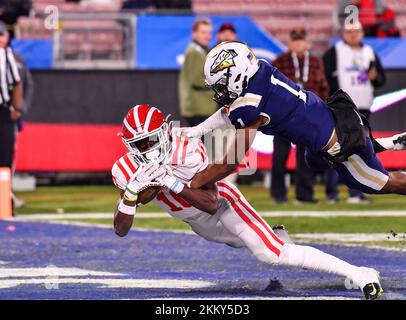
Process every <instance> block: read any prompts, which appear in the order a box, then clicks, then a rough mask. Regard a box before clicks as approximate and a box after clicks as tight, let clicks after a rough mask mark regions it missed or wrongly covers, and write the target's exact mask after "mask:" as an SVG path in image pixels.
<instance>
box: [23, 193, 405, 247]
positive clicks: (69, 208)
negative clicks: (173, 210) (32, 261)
mask: <svg viewBox="0 0 406 320" xmlns="http://www.w3.org/2000/svg"><path fill="white" fill-rule="evenodd" d="M240 189H241V191H242V192H243V193H244V195H245V196H246V197H247V199H248V200H249V201H250V203H251V204H252V205H253V206H254V208H256V209H257V210H258V211H268V212H269V211H270V212H272V211H284V212H286V216H279V217H266V218H265V219H266V220H267V221H268V223H269V224H270V225H278V224H284V225H285V226H286V227H287V229H288V230H289V232H290V233H291V234H297V233H384V234H388V236H390V234H391V232H396V233H398V234H401V235H404V234H405V233H406V217H395V216H385V217H357V216H351V217H341V216H339V217H292V216H289V215H290V212H291V211H326V213H327V212H328V211H354V210H355V211H365V210H366V211H373V210H379V211H387V210H406V197H402V196H397V195H383V196H372V198H373V204H370V205H365V204H359V205H354V204H352V205H350V204H347V203H346V197H347V192H346V190H345V188H341V190H340V195H341V197H342V200H341V202H340V203H338V204H334V205H331V204H327V203H326V199H325V195H324V190H323V188H322V187H321V186H318V187H317V188H316V198H317V199H319V200H320V203H319V204H306V205H294V204H293V201H292V200H291V201H290V203H289V204H288V205H276V204H275V203H274V201H273V200H272V199H271V197H270V196H269V191H268V190H267V189H265V188H262V187H253V186H241V187H240ZM17 196H18V197H20V198H22V199H24V200H25V201H27V206H26V207H25V208H21V209H18V210H17V214H18V215H21V216H23V215H26V214H35V213H58V212H59V213H62V212H63V213H109V212H111V213H112V216H113V211H114V208H115V204H116V202H117V200H118V192H117V191H116V190H115V189H114V188H113V187H110V186H63V187H61V186H57V187H39V188H38V189H37V190H36V191H34V192H22V193H18V194H17ZM289 199H294V190H293V188H291V189H290V190H289ZM148 212H162V210H161V209H160V207H158V206H157V205H155V204H154V203H150V204H148V205H146V206H143V207H141V208H139V210H138V216H139V215H145V216H147V214H148ZM69 221H74V222H86V223H98V224H108V225H111V224H112V219H104V218H103V219H86V218H85V217H84V218H79V219H69ZM134 226H135V227H138V228H151V229H176V230H188V229H189V226H188V225H187V224H185V223H184V222H182V221H180V220H176V219H174V218H172V217H170V216H169V215H168V216H167V217H166V218H146V217H145V218H142V219H135V221H134ZM366 244H373V245H384V246H390V247H398V248H399V247H401V248H406V240H401V241H396V242H394V241H371V242H368V243H366Z"/></svg>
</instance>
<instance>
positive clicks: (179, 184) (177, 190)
mask: <svg viewBox="0 0 406 320" xmlns="http://www.w3.org/2000/svg"><path fill="white" fill-rule="evenodd" d="M184 187H185V185H184V184H183V183H182V182H181V181H179V180H178V179H176V181H175V182H174V183H173V185H172V186H171V187H170V188H169V189H171V190H172V191H173V192H175V193H181V192H182V190H183V188H184Z"/></svg>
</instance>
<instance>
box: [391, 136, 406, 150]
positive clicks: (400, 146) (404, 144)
mask: <svg viewBox="0 0 406 320" xmlns="http://www.w3.org/2000/svg"><path fill="white" fill-rule="evenodd" d="M395 137H396V140H393V144H394V148H393V150H397V151H398V150H406V132H404V133H401V134H399V135H396V136H395Z"/></svg>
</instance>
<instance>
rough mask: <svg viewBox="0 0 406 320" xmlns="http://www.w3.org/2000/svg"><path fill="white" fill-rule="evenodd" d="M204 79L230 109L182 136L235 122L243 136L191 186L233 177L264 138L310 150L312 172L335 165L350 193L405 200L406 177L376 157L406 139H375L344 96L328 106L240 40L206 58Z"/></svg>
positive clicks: (405, 145) (401, 136)
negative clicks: (282, 139) (279, 139)
mask: <svg viewBox="0 0 406 320" xmlns="http://www.w3.org/2000/svg"><path fill="white" fill-rule="evenodd" d="M204 73H205V77H206V85H207V86H209V87H211V88H212V89H213V91H214V100H215V101H217V102H218V103H220V104H221V105H223V106H224V107H223V108H221V109H220V110H218V111H217V112H216V113H214V114H213V115H212V116H211V117H209V118H208V119H207V120H206V121H204V122H202V123H201V124H199V125H198V126H195V127H191V128H183V129H181V133H182V134H184V135H186V136H189V137H198V136H202V135H205V134H206V133H208V132H210V131H212V130H214V129H215V128H218V127H221V126H224V125H226V124H229V123H230V121H231V123H232V124H233V125H234V126H235V128H236V129H242V130H237V134H236V137H235V141H234V146H232V147H231V148H230V150H229V152H228V154H227V155H225V157H224V160H223V162H222V163H216V164H213V165H211V166H210V167H208V168H207V169H205V170H204V171H203V172H201V173H199V174H198V175H196V176H195V178H194V179H193V181H192V183H191V186H192V187H194V188H199V187H201V186H203V185H205V184H207V183H209V182H215V181H218V180H220V179H222V178H224V177H226V176H228V175H229V174H230V173H232V172H234V171H235V170H236V168H237V167H238V164H239V162H240V161H241V160H242V158H243V157H244V155H245V153H246V151H248V149H249V147H250V146H251V144H252V141H253V138H254V136H255V134H252V133H253V132H254V133H256V131H261V132H262V133H264V134H267V135H275V134H278V135H281V136H284V137H285V138H287V139H289V140H290V141H291V142H292V143H294V144H301V145H303V146H305V147H306V160H307V163H308V165H309V166H312V167H316V168H318V169H325V168H327V167H329V166H333V167H334V168H335V169H336V170H337V172H338V174H339V175H340V178H341V180H342V181H343V182H344V183H345V184H347V186H349V187H351V188H355V189H359V190H360V191H362V192H365V193H369V194H372V193H380V194H384V193H396V194H406V174H405V173H403V172H388V171H386V170H385V168H384V167H383V166H382V164H381V162H380V161H379V159H378V158H377V156H376V152H381V151H385V150H405V149H406V133H402V134H398V135H395V136H393V137H390V138H381V139H376V140H375V139H373V138H372V137H371V138H370V137H368V135H367V133H366V131H365V130H364V123H363V121H362V119H361V117H360V115H359V114H358V113H357V112H356V111H354V112H353V113H351V112H350V113H349V111H348V110H350V111H352V109H355V110H356V107H355V105H352V104H353V102H352V100H351V99H350V98H349V96H348V95H346V94H345V93H344V92H341V93H339V94H338V95H337V96H336V97H335V98H334V99H333V100H332V101H331V104H330V105H329V103H328V102H326V103H325V102H323V101H322V100H321V99H320V98H318V97H317V96H316V95H315V94H313V93H312V92H310V91H306V90H303V89H302V88H301V87H300V86H299V85H297V84H296V83H294V82H293V81H291V80H289V79H288V78H287V77H286V76H285V75H284V74H282V73H281V72H280V71H279V70H278V69H277V68H275V67H274V66H272V65H271V64H269V63H267V62H266V61H262V60H257V58H256V57H255V55H254V53H253V52H252V50H251V49H250V48H249V47H248V46H247V45H246V44H245V43H242V42H237V41H231V42H223V43H221V44H219V45H217V46H216V47H214V48H213V49H212V50H211V51H210V52H209V53H208V55H207V58H206V62H205V66H204ZM343 101H344V102H343ZM343 104H344V108H343ZM333 109H334V110H336V111H337V110H338V111H337V113H334V110H333ZM340 115H341V116H340ZM342 115H344V116H342ZM357 132H358V138H357V136H356V133H357ZM360 132H361V133H360ZM241 146H243V147H241ZM227 159H228V160H227ZM230 159H234V160H235V161H230Z"/></svg>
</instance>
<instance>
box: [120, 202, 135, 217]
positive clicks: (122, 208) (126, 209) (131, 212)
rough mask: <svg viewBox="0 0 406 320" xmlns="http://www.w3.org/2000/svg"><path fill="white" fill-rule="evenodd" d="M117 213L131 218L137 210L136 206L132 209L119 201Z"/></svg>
mask: <svg viewBox="0 0 406 320" xmlns="http://www.w3.org/2000/svg"><path fill="white" fill-rule="evenodd" d="M118 211H120V212H121V213H124V214H127V215H129V216H133V215H135V212H136V211H137V210H136V206H134V207H132V206H129V205H127V204H125V203H124V200H123V199H121V201H120V203H119V205H118Z"/></svg>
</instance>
